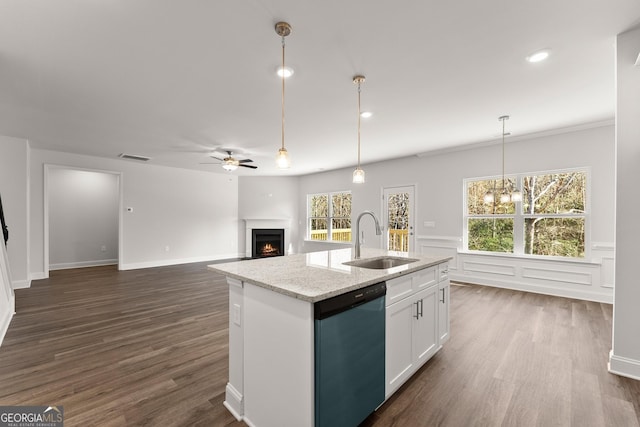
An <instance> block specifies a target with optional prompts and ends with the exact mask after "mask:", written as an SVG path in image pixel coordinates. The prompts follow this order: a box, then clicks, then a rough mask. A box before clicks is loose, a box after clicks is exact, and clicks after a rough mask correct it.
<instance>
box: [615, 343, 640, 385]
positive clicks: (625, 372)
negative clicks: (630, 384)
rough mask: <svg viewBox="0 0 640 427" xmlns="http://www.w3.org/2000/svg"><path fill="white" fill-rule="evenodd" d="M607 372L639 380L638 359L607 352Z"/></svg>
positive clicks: (639, 364)
mask: <svg viewBox="0 0 640 427" xmlns="http://www.w3.org/2000/svg"><path fill="white" fill-rule="evenodd" d="M609 372H611V373H612V374H616V375H620V376H623V377H627V378H632V379H634V380H640V360H634V359H629V358H627V357H621V356H616V355H614V354H613V350H611V351H610V352H609Z"/></svg>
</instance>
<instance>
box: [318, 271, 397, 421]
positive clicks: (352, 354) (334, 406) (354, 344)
mask: <svg viewBox="0 0 640 427" xmlns="http://www.w3.org/2000/svg"><path fill="white" fill-rule="evenodd" d="M386 292H387V286H386V283H385V282H381V283H376V284H375V285H371V286H368V287H366V288H362V289H358V290H356V291H351V292H348V293H345V294H342V295H338V296H336V297H333V298H330V299H327V300H324V301H320V302H317V303H315V304H314V318H315V322H314V324H315V336H314V338H315V426H316V427H356V426H357V425H358V424H360V423H361V422H362V421H363V420H364V419H365V418H367V416H369V414H371V413H372V412H373V411H375V410H376V408H377V407H378V406H380V405H381V404H382V402H384V385H385V384H384V382H385V371H384V369H385V368H384V366H385V350H384V349H385V304H384V296H385V294H386Z"/></svg>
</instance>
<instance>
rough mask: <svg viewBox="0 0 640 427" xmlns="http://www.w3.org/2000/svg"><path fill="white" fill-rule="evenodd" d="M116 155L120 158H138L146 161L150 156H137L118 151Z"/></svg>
mask: <svg viewBox="0 0 640 427" xmlns="http://www.w3.org/2000/svg"><path fill="white" fill-rule="evenodd" d="M118 157H120V158H121V159H129V160H138V161H140V162H148V161H149V160H151V157H146V156H138V155H137V154H126V153H120V154H118Z"/></svg>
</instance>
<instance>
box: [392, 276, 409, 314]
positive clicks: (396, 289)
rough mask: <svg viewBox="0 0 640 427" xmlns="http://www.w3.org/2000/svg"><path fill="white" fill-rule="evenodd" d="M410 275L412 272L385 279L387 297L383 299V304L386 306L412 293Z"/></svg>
mask: <svg viewBox="0 0 640 427" xmlns="http://www.w3.org/2000/svg"><path fill="white" fill-rule="evenodd" d="M412 277H413V274H408V275H406V276H401V277H396V278H395V279H390V280H387V297H386V300H385V305H386V306H387V307H388V306H390V305H391V304H393V303H394V302H396V301H400V300H402V299H404V298H406V297H408V296H409V295H411V294H412V293H413V286H412V280H411V278H412Z"/></svg>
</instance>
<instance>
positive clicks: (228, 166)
mask: <svg viewBox="0 0 640 427" xmlns="http://www.w3.org/2000/svg"><path fill="white" fill-rule="evenodd" d="M222 169H224V170H226V171H228V172H233V171H234V170H236V169H238V165H236V164H233V163H223V164H222Z"/></svg>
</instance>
